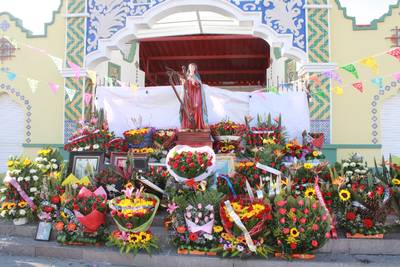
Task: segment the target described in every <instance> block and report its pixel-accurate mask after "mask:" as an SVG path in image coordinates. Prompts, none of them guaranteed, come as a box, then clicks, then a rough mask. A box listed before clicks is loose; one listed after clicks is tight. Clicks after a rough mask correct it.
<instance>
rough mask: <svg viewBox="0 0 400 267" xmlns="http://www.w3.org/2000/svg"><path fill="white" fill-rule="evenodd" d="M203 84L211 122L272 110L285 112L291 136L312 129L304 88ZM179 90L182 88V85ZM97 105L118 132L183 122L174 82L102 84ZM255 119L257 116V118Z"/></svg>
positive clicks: (297, 135) (285, 122) (286, 123)
mask: <svg viewBox="0 0 400 267" xmlns="http://www.w3.org/2000/svg"><path fill="white" fill-rule="evenodd" d="M203 87H204V91H205V94H206V102H207V109H208V122H209V123H210V124H213V123H217V122H219V121H221V120H222V119H225V118H229V119H230V120H232V121H236V122H244V116H246V115H251V116H253V117H255V118H256V116H257V114H260V115H266V114H268V113H271V115H272V117H276V116H278V115H279V114H282V122H283V125H284V126H285V127H286V130H287V133H288V134H289V137H290V138H298V139H299V140H301V132H302V131H304V130H307V131H308V130H309V129H310V116H309V109H308V103H307V96H306V94H305V93H304V92H287V93H280V94H275V93H254V92H253V93H247V92H232V91H228V90H225V89H221V88H217V87H211V86H207V85H203ZM178 90H182V88H181V87H178ZM146 92H147V93H146ZM96 106H97V107H98V108H104V109H105V111H106V113H107V118H108V122H109V124H110V129H111V130H112V131H114V132H115V134H116V135H117V136H122V133H123V132H124V131H125V130H128V129H132V128H135V127H139V126H153V127H156V128H177V127H179V126H180V122H179V101H178V100H177V99H176V96H175V94H174V92H173V90H172V88H171V87H170V86H157V87H145V88H139V89H138V90H136V91H135V92H134V91H133V90H132V89H131V88H128V87H98V88H97V103H96ZM139 117H141V118H142V124H141V125H135V124H134V123H133V121H132V119H135V118H136V119H138V118H139ZM255 123H256V119H254V120H253V124H255Z"/></svg>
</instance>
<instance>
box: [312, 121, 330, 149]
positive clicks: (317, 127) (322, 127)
mask: <svg viewBox="0 0 400 267" xmlns="http://www.w3.org/2000/svg"><path fill="white" fill-rule="evenodd" d="M310 132H312V133H324V136H325V144H329V143H330V140H331V131H330V120H311V121H310Z"/></svg>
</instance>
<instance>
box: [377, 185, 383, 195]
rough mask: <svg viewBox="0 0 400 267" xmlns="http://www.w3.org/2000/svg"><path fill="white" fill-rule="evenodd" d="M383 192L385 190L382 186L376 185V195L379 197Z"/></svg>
mask: <svg viewBox="0 0 400 267" xmlns="http://www.w3.org/2000/svg"><path fill="white" fill-rule="evenodd" d="M384 192H385V188H384V187H383V186H381V185H378V186H377V187H376V193H377V194H378V195H380V196H381V195H382V194H383V193H384Z"/></svg>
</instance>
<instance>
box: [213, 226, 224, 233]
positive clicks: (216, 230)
mask: <svg viewBox="0 0 400 267" xmlns="http://www.w3.org/2000/svg"><path fill="white" fill-rule="evenodd" d="M213 229H214V232H215V233H217V234H218V233H221V232H222V230H224V228H223V227H222V226H221V225H216V226H214V227H213Z"/></svg>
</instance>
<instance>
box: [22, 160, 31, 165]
mask: <svg viewBox="0 0 400 267" xmlns="http://www.w3.org/2000/svg"><path fill="white" fill-rule="evenodd" d="M23 163H24V165H25V166H29V165H30V164H31V161H30V160H29V159H25V160H24V162H23Z"/></svg>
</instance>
